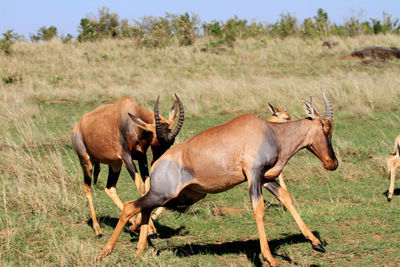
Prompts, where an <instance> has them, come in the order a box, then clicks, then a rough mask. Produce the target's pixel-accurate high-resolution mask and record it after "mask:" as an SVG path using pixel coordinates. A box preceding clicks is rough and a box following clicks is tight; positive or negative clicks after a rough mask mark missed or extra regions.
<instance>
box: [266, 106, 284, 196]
mask: <svg viewBox="0 0 400 267" xmlns="http://www.w3.org/2000/svg"><path fill="white" fill-rule="evenodd" d="M268 107H269V109H270V110H271V112H272V116H271V117H269V118H268V119H267V121H272V122H287V121H290V114H289V112H288V111H287V109H286V108H285V109H284V110H279V109H277V108H276V107H274V106H273V105H271V104H270V103H268ZM278 180H279V184H280V186H282V187H283V188H285V189H286V190H287V188H286V184H285V181H284V180H283V175H282V173H281V174H279V177H278Z"/></svg>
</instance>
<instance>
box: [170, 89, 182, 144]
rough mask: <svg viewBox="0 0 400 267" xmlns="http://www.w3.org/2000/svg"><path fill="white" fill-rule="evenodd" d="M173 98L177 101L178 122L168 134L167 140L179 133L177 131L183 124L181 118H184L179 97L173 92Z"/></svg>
mask: <svg viewBox="0 0 400 267" xmlns="http://www.w3.org/2000/svg"><path fill="white" fill-rule="evenodd" d="M175 98H176V100H177V101H178V106H179V119H178V124H177V125H176V126H175V128H174V130H173V131H172V132H171V133H170V134H168V140H170V141H171V140H173V139H174V138H175V137H176V136H177V135H178V133H179V131H180V130H181V128H182V125H183V120H184V119H185V112H184V110H183V104H182V102H181V100H180V99H179V97H178V96H177V95H176V94H175Z"/></svg>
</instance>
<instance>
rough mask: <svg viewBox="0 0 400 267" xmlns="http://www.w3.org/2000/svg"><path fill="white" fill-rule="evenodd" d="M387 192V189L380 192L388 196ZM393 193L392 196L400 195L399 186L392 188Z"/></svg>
mask: <svg viewBox="0 0 400 267" xmlns="http://www.w3.org/2000/svg"><path fill="white" fill-rule="evenodd" d="M388 194H389V190H386V191H385V192H383V193H382V195H385V196H388ZM393 195H394V196H398V195H400V188H396V189H394V191H393Z"/></svg>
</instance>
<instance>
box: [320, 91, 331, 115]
mask: <svg viewBox="0 0 400 267" xmlns="http://www.w3.org/2000/svg"><path fill="white" fill-rule="evenodd" d="M321 93H322V97H323V98H324V103H325V119H326V120H330V121H332V119H333V110H332V104H331V102H329V99H328V98H327V97H326V95H325V92H324V90H322V88H321Z"/></svg>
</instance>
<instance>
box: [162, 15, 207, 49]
mask: <svg viewBox="0 0 400 267" xmlns="http://www.w3.org/2000/svg"><path fill="white" fill-rule="evenodd" d="M167 17H169V18H171V26H172V28H173V32H174V34H175V37H176V38H177V40H178V42H179V44H180V45H192V44H193V43H194V41H195V40H196V37H197V34H198V25H199V19H198V16H197V15H193V14H192V16H191V17H190V16H189V14H188V13H185V14H183V15H180V16H178V15H171V14H167Z"/></svg>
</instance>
